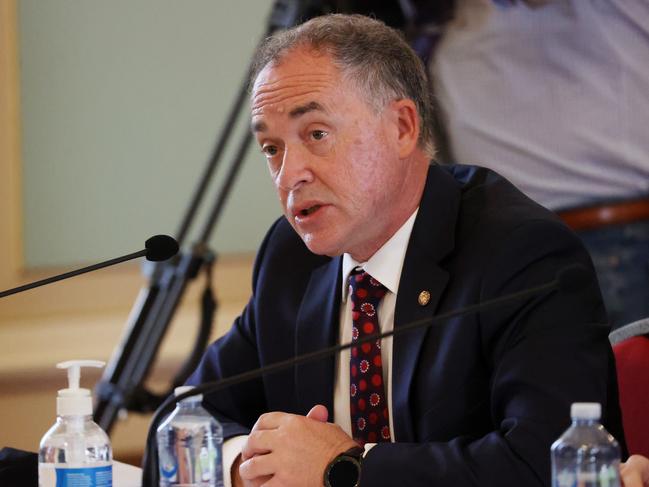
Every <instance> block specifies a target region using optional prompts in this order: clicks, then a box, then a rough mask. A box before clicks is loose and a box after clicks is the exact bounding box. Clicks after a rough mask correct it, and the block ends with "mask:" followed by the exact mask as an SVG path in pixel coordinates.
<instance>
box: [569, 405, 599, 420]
mask: <svg viewBox="0 0 649 487" xmlns="http://www.w3.org/2000/svg"><path fill="white" fill-rule="evenodd" d="M601 416H602V406H601V404H600V403H598V402H574V403H572V406H570V417H571V418H572V420H573V421H574V420H576V419H599V418H600V417H601Z"/></svg>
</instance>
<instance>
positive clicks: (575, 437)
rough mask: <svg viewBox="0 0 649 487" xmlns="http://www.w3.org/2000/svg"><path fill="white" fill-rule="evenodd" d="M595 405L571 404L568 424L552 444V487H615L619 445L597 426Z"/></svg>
mask: <svg viewBox="0 0 649 487" xmlns="http://www.w3.org/2000/svg"><path fill="white" fill-rule="evenodd" d="M601 412H602V408H601V406H600V405H599V404H598V403H574V404H573V405H572V407H571V408H570V417H571V419H572V424H571V425H570V428H568V429H567V430H566V431H565V433H563V435H561V437H560V438H559V439H558V440H557V441H555V442H554V444H553V445H552V449H551V451H552V487H619V486H620V470H619V467H620V446H619V445H618V443H617V441H615V438H613V437H612V436H611V435H610V434H609V433H608V432H607V431H606V430H605V429H604V427H603V426H602V425H601V424H600V423H599V419H600V417H601Z"/></svg>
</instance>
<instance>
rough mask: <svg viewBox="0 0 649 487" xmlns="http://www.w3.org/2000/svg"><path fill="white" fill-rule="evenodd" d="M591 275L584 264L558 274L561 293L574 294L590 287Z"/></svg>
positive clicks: (566, 268) (565, 269) (562, 270)
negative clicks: (587, 286)
mask: <svg viewBox="0 0 649 487" xmlns="http://www.w3.org/2000/svg"><path fill="white" fill-rule="evenodd" d="M590 280H591V273H590V272H589V271H588V269H586V267H585V266H583V265H582V264H572V265H569V266H568V267H564V268H563V269H561V270H560V271H559V272H557V281H559V291H561V292H565V293H572V292H575V291H578V290H579V289H581V288H583V287H584V286H586V285H588V284H589V283H590Z"/></svg>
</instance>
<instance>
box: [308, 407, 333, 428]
mask: <svg viewBox="0 0 649 487" xmlns="http://www.w3.org/2000/svg"><path fill="white" fill-rule="evenodd" d="M306 417H307V418H309V419H315V420H316V421H321V422H322V423H326V422H327V418H328V417H329V411H327V408H326V406H323V405H322V404H316V405H315V406H313V407H312V408H311V411H309V413H308V414H307V415H306Z"/></svg>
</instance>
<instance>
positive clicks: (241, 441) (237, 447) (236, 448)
mask: <svg viewBox="0 0 649 487" xmlns="http://www.w3.org/2000/svg"><path fill="white" fill-rule="evenodd" d="M247 440H248V435H239V436H233V437H232V438H228V439H227V440H225V441H224V442H223V487H232V474H231V473H230V472H231V471H232V464H233V463H234V461H235V460H236V459H237V457H238V456H239V454H240V453H241V449H242V448H243V446H244V445H245V444H246V441H247Z"/></svg>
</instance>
